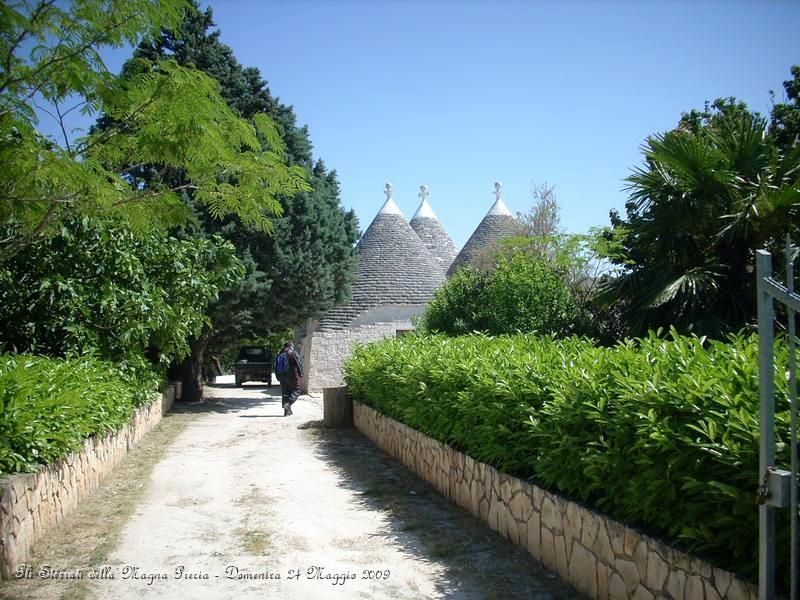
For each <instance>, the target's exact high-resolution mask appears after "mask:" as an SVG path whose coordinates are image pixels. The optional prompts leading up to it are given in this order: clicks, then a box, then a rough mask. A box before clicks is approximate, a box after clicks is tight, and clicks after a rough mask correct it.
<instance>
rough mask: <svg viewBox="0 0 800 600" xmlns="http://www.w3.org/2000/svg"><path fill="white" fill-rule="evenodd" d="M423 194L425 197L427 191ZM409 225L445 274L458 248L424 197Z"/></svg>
mask: <svg viewBox="0 0 800 600" xmlns="http://www.w3.org/2000/svg"><path fill="white" fill-rule="evenodd" d="M423 193H424V194H425V195H427V190H425V191H424V192H423ZM409 224H410V225H411V229H413V230H414V231H415V232H416V233H417V235H418V236H419V239H420V240H422V243H423V244H424V245H425V247H426V248H427V249H428V251H429V252H430V253H431V254H432V255H433V257H434V259H436V262H437V263H438V264H439V268H440V269H441V270H442V273H447V269H449V268H450V265H451V264H453V260H454V259H455V257H456V255H457V254H458V248H456V245H455V244H454V243H453V240H452V238H451V237H450V236H449V235H448V233H447V231H446V230H445V228H444V226H443V225H442V223H441V222H440V221H439V219H437V218H436V214H435V213H434V212H433V209H432V208H431V205H430V204H428V200H427V198H426V197H425V196H423V198H422V203H421V204H420V205H419V208H418V209H417V212H416V213H415V214H414V216H413V217H412V218H411V222H410V223H409Z"/></svg>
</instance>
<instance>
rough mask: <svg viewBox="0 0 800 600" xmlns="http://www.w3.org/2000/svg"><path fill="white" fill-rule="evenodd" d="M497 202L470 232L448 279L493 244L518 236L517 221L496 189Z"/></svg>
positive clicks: (450, 270)
mask: <svg viewBox="0 0 800 600" xmlns="http://www.w3.org/2000/svg"><path fill="white" fill-rule="evenodd" d="M496 194H497V196H498V197H497V200H496V201H495V203H494V204H493V205H492V208H490V209H489V212H488V213H486V216H485V217H484V218H483V221H481V222H480V225H478V227H477V228H476V229H475V231H474V232H472V235H471V236H470V238H469V239H468V240H467V243H466V244H464V247H463V248H462V249H461V252H459V253H458V256H456V258H455V260H454V261H453V263H452V264H451V265H450V268H449V269H448V270H447V276H448V277H450V275H452V274H453V273H455V272H456V271H457V270H458V269H460V268H461V267H465V266H467V265H469V264H474V261H475V259H476V258H477V257H478V255H479V254H480V253H481V252H482V251H484V250H486V249H487V248H489V247H491V245H492V244H494V243H495V242H497V241H499V240H501V239H503V238H505V237H512V236H515V235H519V229H518V225H517V220H516V219H515V218H514V215H512V214H511V211H510V210H508V207H507V206H506V204H505V202H503V199H502V197H501V196H500V190H499V188H497V192H496Z"/></svg>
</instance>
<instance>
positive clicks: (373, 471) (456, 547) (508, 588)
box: [300, 421, 582, 600]
mask: <svg viewBox="0 0 800 600" xmlns="http://www.w3.org/2000/svg"><path fill="white" fill-rule="evenodd" d="M300 428H301V429H306V430H307V434H308V435H309V436H311V437H312V438H313V440H314V443H315V446H316V452H317V456H318V457H319V458H320V459H321V460H323V461H324V462H325V463H327V464H328V465H329V466H330V468H331V469H332V470H334V471H336V472H337V473H338V474H339V475H340V482H341V483H340V485H341V486H344V487H346V488H348V489H349V490H352V491H353V492H355V495H356V497H358V498H359V500H358V501H359V502H360V503H361V504H362V505H363V506H365V507H366V508H368V509H369V510H371V511H377V512H380V513H383V514H384V515H385V516H386V518H387V522H388V526H387V527H385V528H384V529H383V530H382V531H381V532H380V533H379V534H377V535H381V536H384V537H386V538H388V539H389V540H390V541H391V543H392V544H395V545H397V546H400V547H402V548H403V549H404V550H405V551H406V552H408V553H409V554H412V555H414V556H416V557H417V558H418V559H419V560H422V561H425V562H428V563H432V564H436V565H438V566H439V567H440V568H441V569H442V570H443V575H442V577H441V580H440V581H438V582H437V583H436V587H437V592H438V594H437V597H439V598H520V599H522V598H536V599H545V598H552V599H559V600H561V599H563V600H567V599H575V598H581V597H582V596H581V594H580V593H579V592H577V591H576V590H575V589H574V588H572V587H571V586H569V585H568V584H566V583H564V582H562V581H561V580H560V579H559V578H558V577H557V576H556V575H554V574H552V573H550V572H549V571H547V570H546V569H545V568H544V567H543V566H542V565H541V564H540V563H538V562H537V561H535V560H534V559H533V558H532V557H531V556H530V555H529V554H528V553H527V552H525V551H524V550H522V549H521V548H518V547H516V546H514V545H513V544H511V543H510V542H508V541H507V540H505V539H504V538H502V537H501V536H500V535H498V534H497V533H496V532H494V531H492V530H491V529H489V527H488V525H486V524H485V523H483V522H482V521H480V520H478V519H476V518H475V517H473V516H472V515H471V514H470V513H468V512H467V511H465V510H464V509H462V508H460V507H458V506H456V505H455V504H453V503H451V502H450V501H449V500H447V498H445V497H444V496H442V495H441V494H439V493H438V492H437V491H436V490H435V489H434V488H433V487H432V486H430V485H429V484H427V483H426V482H424V481H422V480H421V479H419V478H418V477H417V476H416V475H415V474H414V473H412V472H411V471H410V470H408V469H407V468H406V467H405V466H404V465H403V464H402V463H400V462H399V461H397V460H395V459H394V458H392V457H390V456H389V455H387V454H386V453H384V452H383V451H382V450H380V449H379V448H377V447H375V446H374V445H373V444H372V442H370V441H369V440H368V439H367V438H365V437H364V436H362V435H361V434H360V433H358V432H357V431H356V430H355V429H327V428H324V427H323V426H322V422H321V421H311V422H307V423H304V424H303V425H301V426H300Z"/></svg>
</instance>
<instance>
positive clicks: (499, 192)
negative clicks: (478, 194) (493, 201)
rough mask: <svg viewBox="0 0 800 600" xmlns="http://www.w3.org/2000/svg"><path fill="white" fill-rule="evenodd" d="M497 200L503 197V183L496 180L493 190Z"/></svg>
mask: <svg viewBox="0 0 800 600" xmlns="http://www.w3.org/2000/svg"><path fill="white" fill-rule="evenodd" d="M492 193H493V194H494V197H495V198H497V200H502V199H503V184H502V183H500V182H499V181H495V182H494V191H493V192H492Z"/></svg>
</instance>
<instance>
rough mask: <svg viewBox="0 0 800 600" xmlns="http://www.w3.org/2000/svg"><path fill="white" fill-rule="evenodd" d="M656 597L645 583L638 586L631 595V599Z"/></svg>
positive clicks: (650, 599) (644, 599) (639, 599)
mask: <svg viewBox="0 0 800 600" xmlns="http://www.w3.org/2000/svg"><path fill="white" fill-rule="evenodd" d="M654 598H655V597H654V596H653V594H652V593H650V591H649V590H648V589H647V588H645V587H644V586H643V585H640V586H639V587H637V588H636V591H635V592H633V596H631V600H654Z"/></svg>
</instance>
